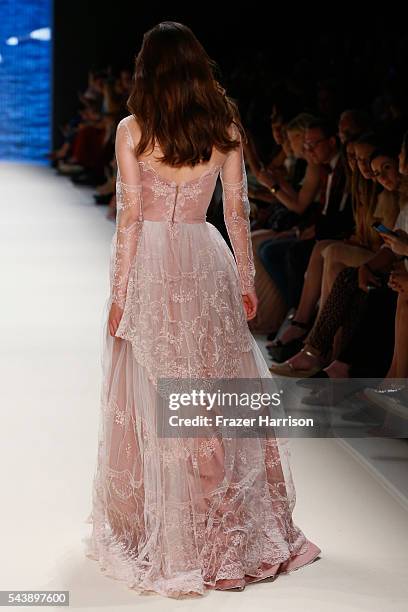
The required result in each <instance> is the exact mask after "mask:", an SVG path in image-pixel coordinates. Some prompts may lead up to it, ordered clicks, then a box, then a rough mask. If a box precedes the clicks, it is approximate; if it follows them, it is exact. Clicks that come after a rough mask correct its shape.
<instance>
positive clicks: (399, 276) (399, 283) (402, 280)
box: [388, 271, 408, 293]
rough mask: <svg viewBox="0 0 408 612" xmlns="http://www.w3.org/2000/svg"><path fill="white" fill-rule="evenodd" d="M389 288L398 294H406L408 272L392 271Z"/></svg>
mask: <svg viewBox="0 0 408 612" xmlns="http://www.w3.org/2000/svg"><path fill="white" fill-rule="evenodd" d="M388 286H389V287H390V288H391V289H393V290H394V291H398V293H406V292H407V290H408V272H402V271H392V272H391V274H390V277H389V280H388Z"/></svg>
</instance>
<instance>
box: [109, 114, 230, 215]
mask: <svg viewBox="0 0 408 612" xmlns="http://www.w3.org/2000/svg"><path fill="white" fill-rule="evenodd" d="M121 130H122V131H123V134H122V136H121V135H120V131H121ZM139 138H140V129H139V127H138V125H137V123H136V121H135V119H134V117H133V116H132V115H129V116H128V117H125V118H124V119H122V121H121V122H120V124H119V126H118V138H117V148H124V147H126V148H127V149H128V150H129V153H130V155H129V158H128V161H126V162H125V163H126V165H129V164H133V165H134V168H133V170H131V172H132V173H133V174H134V176H135V179H134V180H135V182H139V183H140V184H141V186H142V194H141V195H142V207H143V211H142V212H143V219H144V220H148V221H173V222H184V223H197V222H200V221H201V222H204V221H205V220H206V212H207V209H208V206H209V204H210V201H211V197H212V194H213V192H214V188H215V184H216V181H217V178H218V175H219V173H220V171H221V170H222V167H223V165H224V163H225V160H226V158H227V155H226V154H224V153H221V152H219V151H217V150H216V149H214V150H213V154H212V156H211V159H210V160H209V161H208V162H207V163H206V164H200V165H199V166H196V167H195V168H191V167H187V166H184V167H182V168H172V167H170V166H166V165H163V164H161V163H160V162H158V161H157V158H158V157H160V155H161V154H160V150H159V149H158V148H157V147H156V148H155V150H153V152H152V153H150V154H148V155H143V156H141V157H139V158H136V156H135V155H134V151H135V149H136V146H137V144H138V141H139ZM122 157H124V156H123V155H122ZM138 175H139V176H138ZM118 178H119V181H118V184H119V190H120V168H119V177H118ZM124 182H125V183H126V181H124Z"/></svg>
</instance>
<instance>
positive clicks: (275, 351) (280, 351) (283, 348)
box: [266, 319, 309, 363]
mask: <svg viewBox="0 0 408 612" xmlns="http://www.w3.org/2000/svg"><path fill="white" fill-rule="evenodd" d="M290 325H294V326H295V327H300V328H301V329H304V330H306V332H305V333H304V334H302V335H301V336H299V338H294V339H293V340H289V342H282V340H280V339H279V338H278V339H277V340H274V341H273V342H272V343H271V344H269V345H268V344H267V345H266V348H267V350H268V352H269V354H270V356H271V357H272V359H273V360H274V361H277V362H278V363H282V362H283V361H286V360H287V359H290V358H291V357H293V355H296V353H298V352H299V351H300V350H301V348H302V345H303V341H304V340H305V338H306V336H307V332H308V331H309V325H308V324H307V323H302V322H301V321H296V319H292V320H291V321H290Z"/></svg>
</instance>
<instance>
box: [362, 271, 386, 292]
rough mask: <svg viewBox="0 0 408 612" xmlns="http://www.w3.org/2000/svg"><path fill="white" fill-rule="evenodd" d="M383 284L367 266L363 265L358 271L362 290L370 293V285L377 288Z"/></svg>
mask: <svg viewBox="0 0 408 612" xmlns="http://www.w3.org/2000/svg"><path fill="white" fill-rule="evenodd" d="M380 284H381V282H380V280H379V279H378V277H377V276H375V274H373V272H371V270H370V269H369V268H368V267H367V266H366V265H365V264H363V265H361V266H360V267H359V269H358V286H359V287H360V289H362V290H363V291H365V292H366V293H368V288H367V287H368V285H374V286H375V287H379V286H380Z"/></svg>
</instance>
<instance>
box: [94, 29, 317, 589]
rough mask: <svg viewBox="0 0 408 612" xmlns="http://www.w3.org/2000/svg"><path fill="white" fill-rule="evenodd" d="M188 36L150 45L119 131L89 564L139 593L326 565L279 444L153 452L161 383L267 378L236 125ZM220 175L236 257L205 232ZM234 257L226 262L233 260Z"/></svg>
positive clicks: (253, 441) (219, 585)
mask: <svg viewBox="0 0 408 612" xmlns="http://www.w3.org/2000/svg"><path fill="white" fill-rule="evenodd" d="M213 66H214V65H213V62H212V61H211V60H210V59H209V57H208V55H207V54H206V52H205V50H204V49H203V47H202V46H201V44H200V43H199V42H198V40H197V39H196V37H195V36H194V34H193V33H192V32H191V30H190V29H189V28H187V27H186V26H184V25H182V24H179V23H175V22H163V23H160V24H159V25H157V26H156V27H154V28H153V29H152V30H150V31H149V32H147V33H146V34H145V36H144V39H143V44H142V48H141V50H140V52H139V54H138V56H137V58H136V66H135V75H134V82H133V90H132V93H131V95H130V97H129V100H128V109H129V111H130V113H131V114H129V116H128V117H126V118H125V119H123V120H122V121H121V122H120V123H119V126H118V128H117V134H116V159H117V222H116V232H115V235H114V238H113V242H112V250H111V268H110V281H111V292H110V296H109V299H108V301H107V303H106V307H105V308H106V318H105V325H104V329H103V355H102V367H103V379H102V397H101V415H100V419H101V420H100V431H99V445H98V456H97V467H96V473H95V476H94V482H93V501H92V512H91V515H90V517H89V519H88V520H89V522H91V523H92V533H91V536H90V537H89V538H88V539H87V551H86V553H87V555H88V556H89V557H90V558H93V559H95V560H97V561H98V562H99V564H100V567H101V569H102V570H103V571H104V572H105V573H106V575H108V576H110V577H112V578H116V579H119V580H123V581H124V582H126V584H127V585H128V586H129V587H130V588H132V589H134V590H135V591H137V592H138V593H144V592H149V591H150V592H156V593H159V594H161V595H165V596H169V597H180V596H183V595H202V594H204V593H205V591H206V589H231V588H236V589H243V588H244V587H245V585H246V584H247V583H249V582H254V581H259V580H262V579H263V578H266V577H270V576H275V575H278V574H281V573H287V572H290V571H292V570H294V569H297V568H299V567H301V566H303V565H306V564H309V563H311V562H312V561H313V560H314V559H316V558H317V557H318V555H319V553H320V552H321V551H320V549H319V548H318V547H317V546H316V545H315V544H313V543H312V542H311V541H309V540H308V539H307V538H306V536H305V535H304V534H303V532H302V531H301V530H300V529H299V528H298V527H297V526H296V525H295V524H294V523H293V521H292V512H293V508H294V504H295V490H294V486H293V482H292V476H291V471H290V467H289V459H288V457H289V453H288V449H287V445H286V444H284V443H283V442H282V440H278V439H275V437H274V436H272V437H267V438H239V437H233V438H225V437H224V438H220V437H214V436H210V434H209V435H208V439H203V438H200V439H194V440H192V439H186V438H183V437H181V436H180V437H179V438H177V437H173V438H159V437H158V435H157V433H156V423H155V415H156V393H157V384H158V379H159V378H195V379H197V378H204V379H205V378H211V377H214V378H253V377H255V378H256V377H260V378H271V373H270V372H269V369H268V366H267V364H266V362H265V360H264V358H263V356H262V353H261V351H260V349H259V347H258V345H257V344H256V342H255V339H254V338H253V336H252V335H251V333H250V331H249V327H248V324H247V321H248V320H249V319H251V318H253V317H254V316H255V314H256V308H257V298H256V294H255V291H254V274H255V270H254V264H253V255H252V245H251V235H250V225H249V202H248V194H247V181H246V172H245V164H244V158H243V149H242V142H243V139H244V138H245V134H244V130H243V128H242V126H241V123H240V120H239V116H238V111H237V108H236V106H235V104H234V103H233V102H232V101H231V100H230V99H229V98H228V96H227V95H226V93H225V91H224V90H223V88H222V87H221V86H220V85H219V83H218V82H217V80H216V79H215V77H214V75H213ZM218 176H220V178H221V181H222V186H223V206H224V219H225V224H226V227H227V230H228V233H229V236H230V239H231V244H232V247H233V251H234V255H233V254H232V253H231V251H230V249H229V247H228V245H227V243H226V242H225V240H224V239H223V237H222V236H221V234H220V232H219V231H218V230H217V229H216V228H215V227H214V226H213V225H212V224H210V223H208V222H207V221H206V212H207V208H208V206H209V204H210V201H211V198H212V194H213V192H214V188H215V184H216V181H217V178H218ZM234 256H235V257H234Z"/></svg>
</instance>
